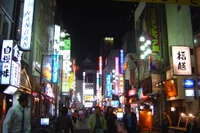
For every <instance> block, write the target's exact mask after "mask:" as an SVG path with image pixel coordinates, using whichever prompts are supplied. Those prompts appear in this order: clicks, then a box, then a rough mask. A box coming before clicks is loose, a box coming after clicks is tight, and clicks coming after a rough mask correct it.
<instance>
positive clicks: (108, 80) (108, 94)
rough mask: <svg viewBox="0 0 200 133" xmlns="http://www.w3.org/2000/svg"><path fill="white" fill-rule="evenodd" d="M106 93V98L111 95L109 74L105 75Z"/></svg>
mask: <svg viewBox="0 0 200 133" xmlns="http://www.w3.org/2000/svg"><path fill="white" fill-rule="evenodd" d="M106 92H107V93H106V95H107V97H108V98H111V97H112V87H111V75H110V74H107V75H106Z"/></svg>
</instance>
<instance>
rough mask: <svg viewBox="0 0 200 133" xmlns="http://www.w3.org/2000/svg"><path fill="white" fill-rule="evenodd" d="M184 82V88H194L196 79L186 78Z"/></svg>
mask: <svg viewBox="0 0 200 133" xmlns="http://www.w3.org/2000/svg"><path fill="white" fill-rule="evenodd" d="M183 83H184V85H183V86H184V88H194V80H193V79H185V80H184V81H183Z"/></svg>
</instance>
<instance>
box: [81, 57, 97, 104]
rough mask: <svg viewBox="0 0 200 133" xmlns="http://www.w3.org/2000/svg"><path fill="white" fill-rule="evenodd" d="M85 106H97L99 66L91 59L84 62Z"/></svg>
mask: <svg viewBox="0 0 200 133" xmlns="http://www.w3.org/2000/svg"><path fill="white" fill-rule="evenodd" d="M82 69H83V105H84V107H93V106H95V105H96V99H95V98H96V73H97V64H96V63H94V62H92V61H91V60H90V59H89V58H86V59H85V60H84V61H83V67H82Z"/></svg>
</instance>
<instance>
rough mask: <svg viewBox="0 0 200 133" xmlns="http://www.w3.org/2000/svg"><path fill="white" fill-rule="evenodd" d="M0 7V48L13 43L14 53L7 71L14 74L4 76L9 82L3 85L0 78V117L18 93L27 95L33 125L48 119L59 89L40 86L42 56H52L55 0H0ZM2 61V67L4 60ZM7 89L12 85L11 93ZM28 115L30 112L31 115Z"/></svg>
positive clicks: (56, 86)
mask: <svg viewBox="0 0 200 133" xmlns="http://www.w3.org/2000/svg"><path fill="white" fill-rule="evenodd" d="M0 5H1V8H0V10H1V13H0V14H1V17H0V19H1V22H4V23H0V24H1V26H0V33H1V45H2V48H3V47H4V45H8V43H7V41H4V42H3V43H2V41H3V40H11V41H12V40H13V42H12V43H10V44H13V46H12V50H13V52H14V53H15V52H17V53H18V55H15V54H14V56H13V57H12V60H11V62H12V63H11V64H12V65H11V68H12V69H11V68H10V69H11V73H12V71H14V70H15V71H17V75H15V77H12V76H11V77H8V78H11V79H12V80H11V82H10V83H8V82H6V83H5V81H6V80H5V79H1V86H2V87H4V89H2V93H1V97H2V98H1V99H2V100H1V101H0V103H1V105H2V109H1V111H2V117H1V118H2V119H3V118H4V116H5V113H6V111H7V110H8V109H9V107H11V106H12V105H15V104H17V99H18V96H19V94H20V93H28V94H29V97H30V105H31V106H30V108H29V110H28V111H27V112H29V113H30V117H32V118H34V120H33V121H32V122H33V123H36V122H38V121H37V118H39V117H41V116H44V115H46V116H52V115H55V114H56V113H55V112H57V111H56V110H57V109H55V108H56V107H54V106H56V105H57V104H56V101H58V99H55V95H56V90H58V89H59V88H58V85H57V84H52V83H50V82H45V83H46V84H45V86H43V85H44V84H43V83H44V80H43V77H44V76H45V75H44V73H43V72H44V70H43V66H44V65H43V61H44V58H43V57H44V56H48V55H51V54H52V53H53V46H54V23H55V9H56V1H55V0H50V1H39V0H24V1H20V0H15V1H7V0H6V1H5V0H2V1H1V2H0ZM3 54H4V55H3ZM1 55H2V58H3V56H5V53H2V52H1ZM17 57H18V58H17ZM1 60H2V59H1ZM2 61H3V65H4V63H5V60H2ZM14 65H15V67H14ZM16 66H17V67H16ZM14 68H15V69H14ZM1 71H4V69H1ZM11 75H13V74H11ZM20 76H21V78H20ZM14 83H16V84H14ZM10 86H12V89H11V90H12V91H10ZM52 88H53V89H52ZM47 90H48V91H47ZM47 92H48V93H47ZM4 96H6V97H4ZM4 98H5V99H4ZM3 101H4V102H3ZM42 101H43V102H42ZM5 103H6V104H5ZM31 112H34V113H32V114H31ZM0 123H2V121H1V122H0Z"/></svg>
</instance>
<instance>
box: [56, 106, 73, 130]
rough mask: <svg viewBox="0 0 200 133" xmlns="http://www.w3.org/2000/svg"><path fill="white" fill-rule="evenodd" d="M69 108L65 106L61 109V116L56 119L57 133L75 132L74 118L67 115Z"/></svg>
mask: <svg viewBox="0 0 200 133" xmlns="http://www.w3.org/2000/svg"><path fill="white" fill-rule="evenodd" d="M67 112H68V109H67V108H65V107H63V108H62V110H61V116H59V117H58V118H57V121H56V133H69V130H70V131H71V133H73V132H74V131H73V124H72V119H71V118H70V117H69V116H67Z"/></svg>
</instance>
